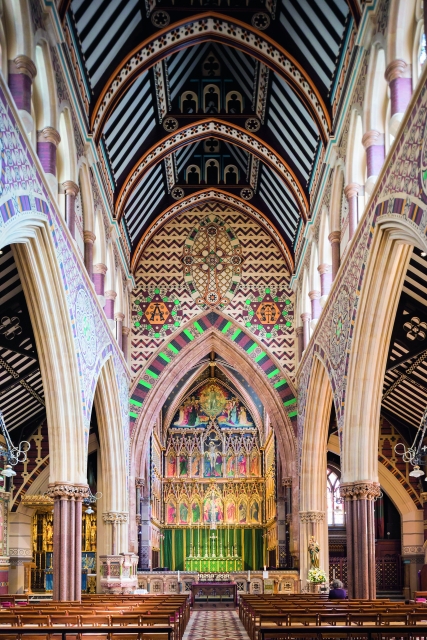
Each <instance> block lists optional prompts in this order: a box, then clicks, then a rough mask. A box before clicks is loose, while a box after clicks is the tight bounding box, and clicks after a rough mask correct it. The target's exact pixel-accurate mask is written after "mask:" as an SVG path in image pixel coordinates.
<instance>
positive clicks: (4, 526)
mask: <svg viewBox="0 0 427 640" xmlns="http://www.w3.org/2000/svg"><path fill="white" fill-rule="evenodd" d="M10 497H11V493H10V492H9V491H0V510H1V518H0V531H1V540H2V543H0V595H5V594H7V593H12V590H11V589H10V578H9V570H10V566H11V565H12V563H11V559H10V557H9V555H8V553H9V547H10V546H11V545H10V539H9V538H10V534H9V526H8V524H9V523H8V519H9V500H10ZM15 551H16V552H17V553H16V555H18V553H22V551H23V550H22V551H21V549H16V550H15ZM25 559H26V560H31V557H30V558H28V557H27V558H25ZM17 560H18V558H17ZM16 569H17V565H15V567H14V570H15V572H16Z"/></svg>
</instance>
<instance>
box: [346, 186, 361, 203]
mask: <svg viewBox="0 0 427 640" xmlns="http://www.w3.org/2000/svg"><path fill="white" fill-rule="evenodd" d="M362 189H363V187H362V186H361V185H360V184H358V183H357V182H350V184H348V185H347V186H346V187H344V193H345V197H346V198H347V200H349V199H350V198H353V197H354V196H357V195H358V194H359V193H360V192H361V191H362Z"/></svg>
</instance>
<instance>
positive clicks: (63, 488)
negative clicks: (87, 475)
mask: <svg viewBox="0 0 427 640" xmlns="http://www.w3.org/2000/svg"><path fill="white" fill-rule="evenodd" d="M45 495H46V496H48V497H49V498H53V499H55V498H60V499H63V500H83V499H84V498H86V497H87V496H88V495H89V487H88V486H87V484H71V483H69V482H55V483H53V484H49V486H48V489H47V491H46V494H45Z"/></svg>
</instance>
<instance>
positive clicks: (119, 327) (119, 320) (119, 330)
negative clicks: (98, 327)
mask: <svg viewBox="0 0 427 640" xmlns="http://www.w3.org/2000/svg"><path fill="white" fill-rule="evenodd" d="M114 318H115V320H116V337H117V344H118V345H119V349H121V350H122V351H123V320H124V319H125V314H124V313H121V311H118V312H117V313H115V314H114Z"/></svg>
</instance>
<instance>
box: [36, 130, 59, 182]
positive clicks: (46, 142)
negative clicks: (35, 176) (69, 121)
mask: <svg viewBox="0 0 427 640" xmlns="http://www.w3.org/2000/svg"><path fill="white" fill-rule="evenodd" d="M60 142H61V136H60V135H59V133H58V132H57V130H56V129H54V128H53V127H45V128H44V129H42V130H41V131H37V155H38V157H39V159H40V162H41V165H42V167H43V169H44V171H45V173H46V174H48V175H51V176H53V177H54V178H56V149H57V147H58V144H59V143H60Z"/></svg>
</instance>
